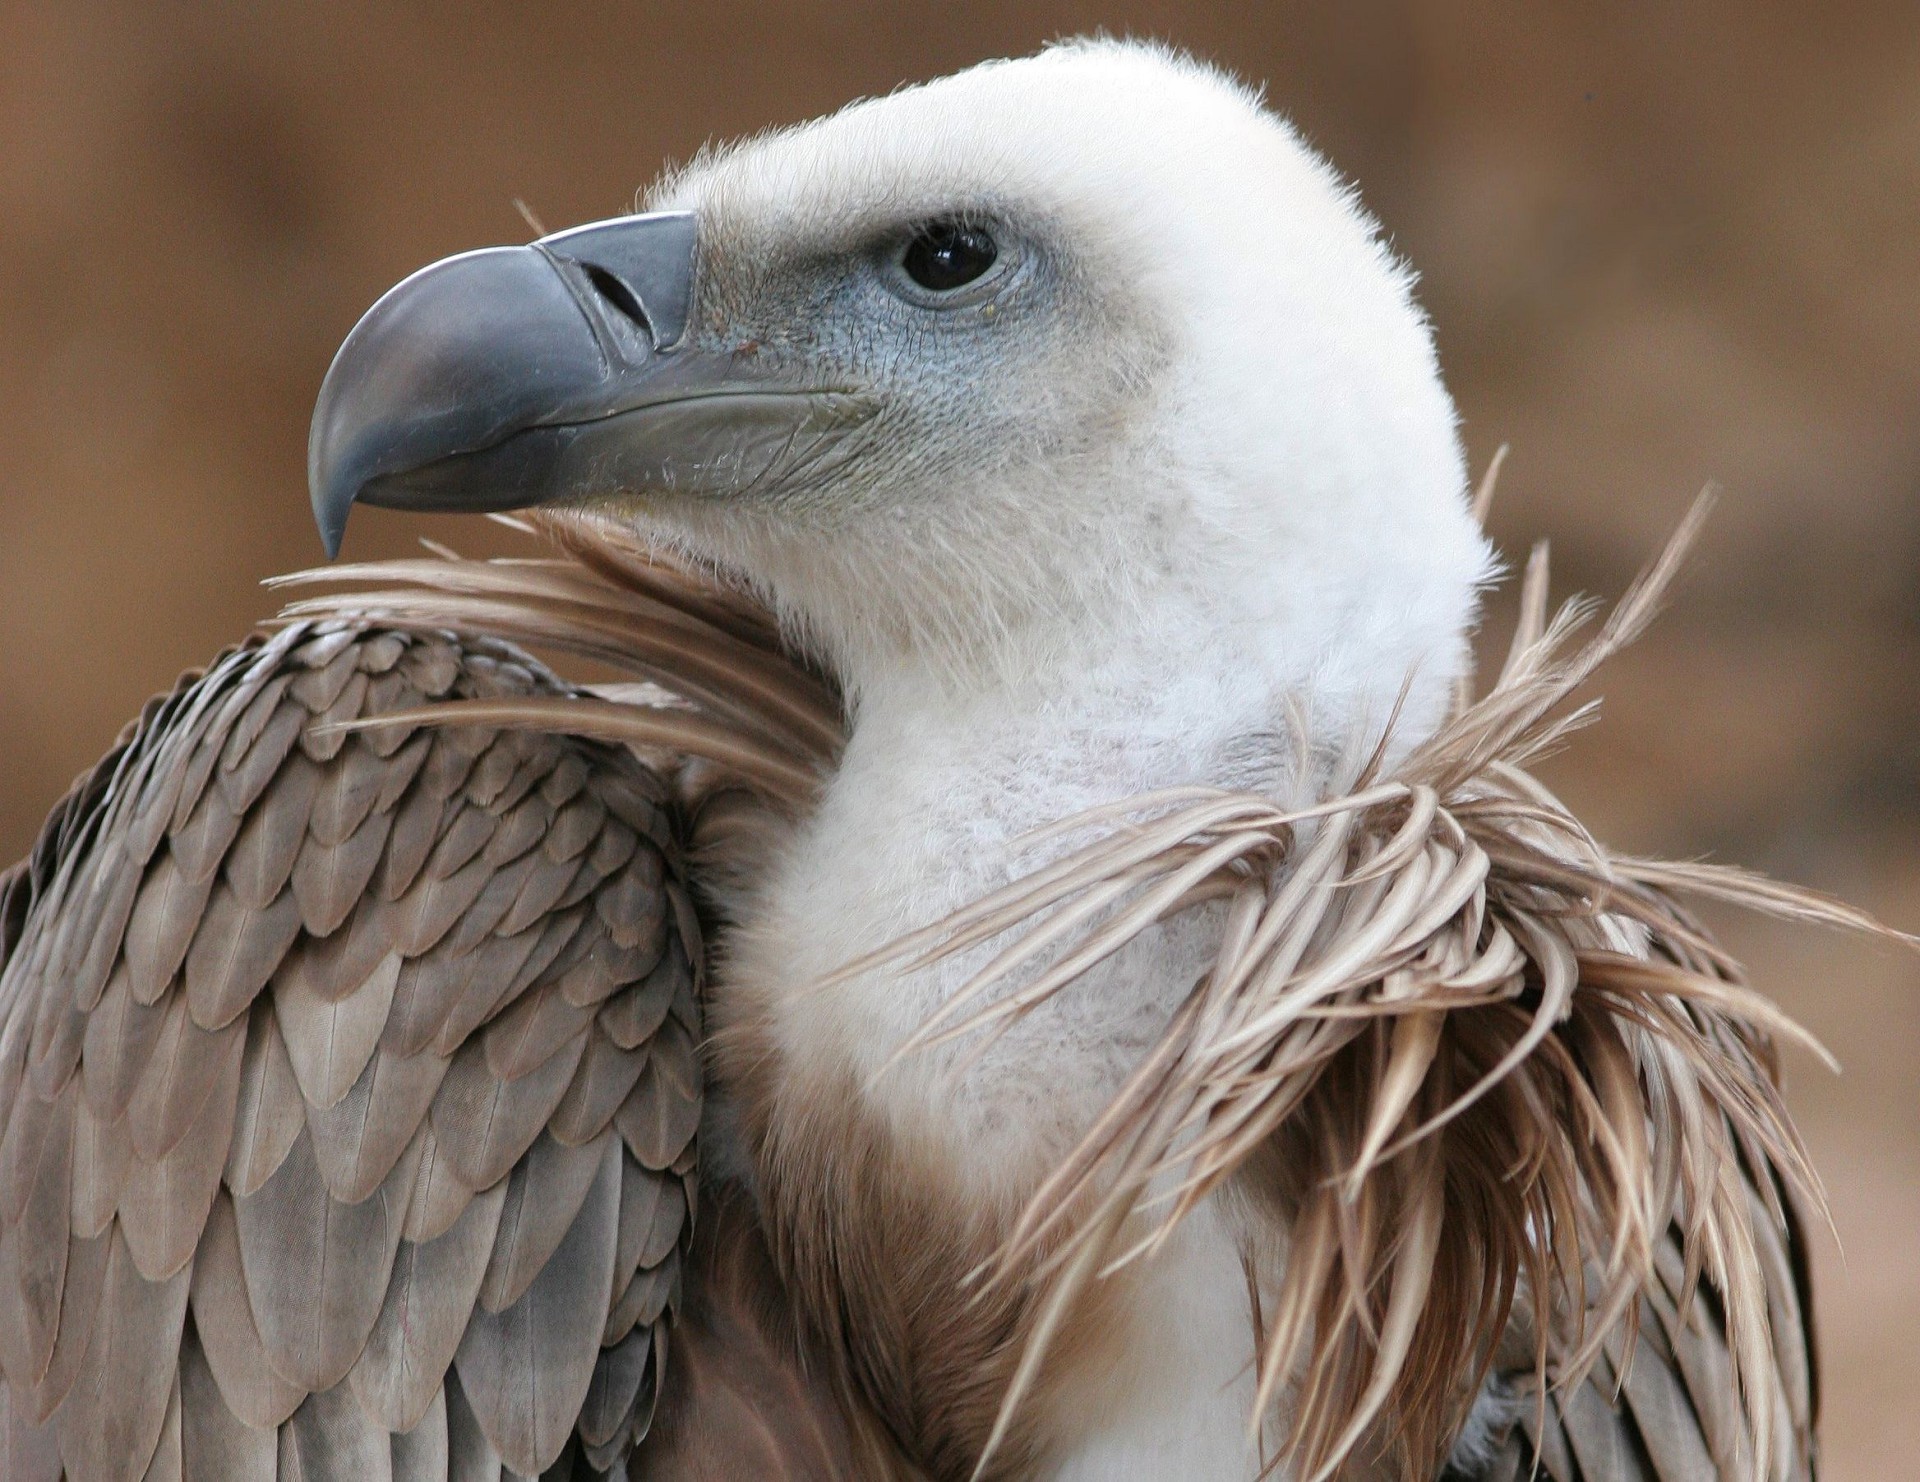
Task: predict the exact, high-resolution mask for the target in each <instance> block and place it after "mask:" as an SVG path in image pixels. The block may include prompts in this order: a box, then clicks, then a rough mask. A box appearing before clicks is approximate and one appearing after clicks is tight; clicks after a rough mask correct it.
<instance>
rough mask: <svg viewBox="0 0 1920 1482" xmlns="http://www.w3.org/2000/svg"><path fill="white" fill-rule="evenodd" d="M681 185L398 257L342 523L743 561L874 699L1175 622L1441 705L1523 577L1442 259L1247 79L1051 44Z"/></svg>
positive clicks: (1228, 661) (321, 446) (320, 441)
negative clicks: (1474, 457)
mask: <svg viewBox="0 0 1920 1482" xmlns="http://www.w3.org/2000/svg"><path fill="white" fill-rule="evenodd" d="M647 204H648V207H649V209H648V211H647V212H646V213H645V214H643V215H638V216H634V217H631V218H625V219H619V220H615V221H610V222H605V223H600V224H596V225H593V226H589V227H585V228H580V229H576V230H575V231H571V232H562V233H559V234H557V235H555V236H551V237H548V238H545V239H543V240H541V241H539V242H536V243H533V244H532V245H530V246H527V247H519V248H504V249H492V250H488V251H483V252H477V253H470V254H467V255H464V256H461V257H457V258H453V259H450V260H448V261H446V262H443V263H439V264H436V265H434V266H433V267H430V268H428V269H425V270H424V271H422V272H420V273H418V274H416V275H415V276H414V277H412V278H410V279H408V280H407V281H406V282H404V283H402V284H401V285H400V286H399V287H397V288H395V289H394V290H393V291H392V292H391V293H390V294H389V295H388V296H387V297H386V298H385V299H383V300H382V301H381V303H380V304H379V305H378V306H377V307H376V308H375V309H374V310H373V311H372V312H371V313H370V314H369V315H368V316H367V318H366V320H365V321H364V322H363V323H362V325H361V326H360V327H359V329H357V330H356V332H355V334H354V335H353V337H352V338H351V339H350V340H349V341H348V343H347V345H346V346H345V347H344V348H343V350H342V352H341V354H340V356H339V358H338V360H337V361H336V363H335V366H334V368H333V371H332V373H331V375H330V377H329V379H328V382H327V385H326V388H325V390H324V392H323V396H322V400H321V404H320V407H319V410H318V413H317V415H316V419H315V423H314V434H313V440H312V444H311V473H312V481H313V489H314V500H315V509H316V514H317V516H318V518H319V520H320V523H321V526H322V529H323V532H324V533H325V535H326V537H327V539H328V541H329V543H330V544H337V542H338V538H339V534H340V531H341V530H342V528H343V526H344V523H345V519H346V514H347V511H348V508H349V506H350V505H351V503H352V502H353V501H354V500H356V499H358V500H360V501H362V502H366V503H372V504H381V505H390V506H401V507H413V508H460V509H475V508H487V509H501V508H510V507H515V506H524V505H530V504H571V505H588V506H593V507H595V508H598V509H599V510H601V511H604V512H606V513H609V514H612V515H614V516H615V517H617V518H619V519H621V520H623V521H627V522H630V523H632V524H633V525H635V526H637V527H639V528H641V529H642V530H643V531H644V532H645V533H646V534H647V535H648V536H649V538H652V539H655V540H658V541H660V542H663V543H666V544H670V545H672V546H674V547H677V548H679V549H680V550H682V551H683V552H686V553H691V554H692V555H694V556H695V557H697V558H700V559H702V560H704V561H709V562H711V563H713V564H715V565H717V566H719V567H722V568H725V569H726V570H728V571H730V572H733V573H736V574H737V575H739V576H741V577H744V578H745V579H746V580H747V581H749V582H750V583H752V584H753V585H754V586H755V587H756V588H757V589H758V590H759V591H760V592H761V593H762V594H763V595H764V596H765V597H766V598H767V599H768V600H769V601H770V602H771V603H772V604H773V605H774V606H775V607H776V608H777V610H778V611H779V612H780V613H781V614H782V615H783V616H784V617H785V618H786V619H787V620H788V621H789V623H790V624H791V625H792V626H793V627H794V628H795V630H796V631H798V632H800V633H802V634H804V635H805V638H806V640H807V641H808V643H809V644H810V646H812V647H813V648H814V649H815V651H816V652H818V653H819V654H820V655H821V656H822V657H823V658H824V659H825V660H826V662H827V663H828V664H829V665H830V666H831V667H832V668H833V669H834V670H835V671H836V672H837V674H838V676H839V678H840V679H841V680H842V681H843V683H844V684H845V685H846V687H847V689H848V691H849V693H850V695H852V696H854V697H856V699H857V698H858V697H859V696H861V695H862V694H863V693H864V692H865V691H866V690H867V689H868V688H869V687H870V686H872V685H874V684H881V683H885V682H886V681H887V679H888V678H889V677H890V676H896V675H899V674H900V673H901V672H902V671H919V672H922V673H925V674H930V675H933V676H935V677H936V678H938V680H939V681H940V682H942V683H943V684H947V685H958V686H960V687H962V688H965V687H967V686H972V685H981V684H987V685H999V684H1003V683H1005V682H1008V681H1009V680H1012V681H1019V680H1021V679H1023V678H1029V679H1030V678H1034V677H1036V676H1040V677H1043V678H1044V676H1047V675H1049V674H1052V673H1055V672H1057V671H1060V670H1061V669H1062V668H1063V667H1071V666H1075V665H1079V664H1081V663H1083V662H1084V659H1085V657H1086V654H1087V651H1088V649H1089V647H1091V648H1093V649H1095V650H1105V649H1109V648H1110V647H1111V646H1112V645H1113V643H1114V635H1115V634H1116V632H1126V633H1129V634H1131V633H1135V632H1139V631H1151V632H1153V633H1155V634H1157V635H1158V638H1159V641H1160V643H1161V644H1162V645H1170V646H1171V647H1172V648H1174V649H1176V650H1178V651H1180V652H1182V653H1183V654H1184V655H1185V656H1186V658H1185V661H1186V662H1191V661H1192V658H1193V656H1194V654H1195V653H1196V651H1212V652H1213V653H1215V654H1216V655H1217V656H1218V658H1219V660H1220V662H1221V664H1222V665H1223V666H1225V667H1229V668H1232V669H1233V670H1234V671H1236V672H1237V673H1239V674H1240V675H1241V679H1240V680H1239V681H1238V682H1239V683H1240V684H1242V685H1245V684H1257V685H1258V686H1259V687H1260V688H1261V689H1262V690H1263V691H1264V692H1268V693H1277V692H1279V691H1282V690H1285V691H1288V692H1290V693H1293V694H1295V695H1296V696H1302V695H1307V694H1310V695H1311V697H1312V698H1313V699H1314V701H1315V702H1316V703H1318V704H1320V705H1322V706H1328V707H1331V709H1332V711H1333V712H1334V713H1335V714H1336V715H1337V717H1338V719H1339V720H1340V721H1341V722H1342V723H1344V722H1346V721H1348V720H1351V719H1354V718H1355V717H1356V716H1357V715H1358V714H1359V712H1360V711H1362V710H1366V711H1368V712H1370V713H1371V714H1372V717H1373V719H1374V721H1375V722H1376V723H1377V722H1378V721H1380V720H1381V719H1383V717H1384V714H1385V712H1386V711H1387V710H1388V709H1389V708H1390V707H1391V706H1392V704H1393V702H1394V700H1395V697H1396V695H1397V694H1398V692H1399V690H1400V688H1401V686H1402V685H1403V684H1405V683H1407V682H1408V681H1409V679H1411V681H1412V684H1413V692H1412V694H1411V695H1410V697H1409V700H1408V705H1407V712H1408V714H1407V718H1408V720H1409V721H1410V722H1416V723H1417V722H1419V721H1421V720H1423V719H1428V718H1431V717H1432V716H1433V715H1434V714H1436V713H1437V708H1438V706H1439V704H1440V702H1441V697H1442V696H1443V695H1444V693H1445V692H1446V689H1447V685H1448V684H1449V682H1450V681H1451V680H1452V678H1453V677H1454V674H1455V672H1456V671H1457V669H1458V668H1459V665H1460V663H1461V660H1462V657H1463V653H1464V634H1465V631H1466V629H1467V627H1468V624H1469V621H1470V616H1471V612H1472V607H1473V601H1474V593H1475V589H1476V584H1477V583H1478V582H1479V580H1480V579H1481V578H1482V576H1483V575H1484V573H1485V571H1486V569H1487V555H1486V552H1485V548H1484V546H1483V544H1482V541H1481V538H1480V536H1479V533H1478V531H1477V529H1476V528H1475V526H1474V524H1473V522H1472V521H1471V519H1470V518H1469V515H1468V512H1467V509H1466V506H1465V501H1464V495H1463V475H1462V466H1461V457H1460V452H1459V448H1458V444H1457V441H1456V438H1455V433H1454V414H1453V409H1452V406H1451V403H1450V401H1449V399H1448V396H1447V394H1446V392H1445V390H1444V388H1443V387H1442V385H1441V382H1440V378H1439V373H1438V368H1437V364H1436V360H1435V355H1434V349H1433V344H1432V338H1431V335H1430V332H1429V329H1428V326H1427V324H1426V322H1425V320H1424V318H1423V317H1422V315H1421V313H1420V311H1419V309H1418V308H1417V307H1416V305H1415V304H1414V301H1413V298H1412V295H1411V286H1412V280H1411V276H1410V274H1409V273H1408V271H1407V270H1406V269H1405V268H1404V267H1403V266H1402V265H1401V264H1400V263H1399V262H1398V261H1397V260H1396V259H1395V258H1394V256H1393V255H1392V253H1391V252H1390V251H1389V250H1388V248H1387V247H1386V246H1385V245H1384V244H1383V243H1382V242H1381V240H1380V237H1379V230H1378V228H1377V226H1376V225H1375V223H1374V222H1373V221H1372V220H1371V219H1370V218H1369V217H1368V216H1366V214H1365V213H1364V212H1363V211H1362V210H1361V208H1360V207H1359V205H1358V204H1357V202H1356V200H1355V197H1354V194H1353V192H1352V190H1351V189H1350V188H1349V187H1347V186H1346V185H1345V184H1344V183H1343V182H1342V181H1341V180H1340V179H1339V178H1338V176H1337V175H1335V173H1334V172H1333V171H1332V170H1331V169H1330V168H1329V166H1328V165H1327V164H1326V163H1325V162H1324V161H1322V160H1321V159H1320V158H1319V157H1318V156H1316V155H1315V154H1314V153H1313V152H1312V151H1311V150H1309V149H1308V148H1307V147H1306V146H1305V145H1304V144H1303V143H1301V141H1300V140H1299V138H1298V137H1297V135H1296V134H1295V133H1294V132H1293V131H1292V129H1291V128H1289V127H1288V125H1287V124H1285V123H1284V122H1283V121H1282V120H1280V119H1279V118H1277V117H1275V116H1274V115H1273V114H1271V113H1269V112H1267V111H1265V110H1264V109H1263V108H1262V107H1261V106H1260V103H1259V100H1258V99H1257V97H1256V96H1255V95H1254V94H1252V93H1251V92H1249V91H1248V90H1247V89H1246V88H1244V87H1242V86H1240V85H1239V84H1237V83H1235V82H1233V81H1232V80H1230V79H1228V78H1225V77H1223V76H1222V75H1220V74H1219V73H1217V72H1214V71H1211V70H1209V69H1207V68H1205V67H1203V66H1200V65H1198V64H1196V63H1194V62H1192V61H1189V60H1186V59H1183V58H1181V57H1179V56H1176V55H1173V54H1170V53H1168V52H1165V51H1162V50H1158V49H1154V48H1151V47H1146V46H1140V45H1128V44H1117V43H1106V42H1094V43H1077V44H1071V45H1063V46H1058V47H1055V48H1052V49H1050V50H1048V51H1046V52H1044V53H1042V54H1040V55H1038V56H1034V57H1029V58H1025V59H1021V60H1017V61H1012V62H997V63H992V64H988V65H984V66H980V67H977V68H974V69H973V70H971V71H968V72H965V73H962V74H960V75H958V76H955V77H950V78H946V79H942V80H940V81H937V82H934V83H930V84H927V85H925V86H921V87H915V88H910V89H907V90H905V91H902V92H899V93H896V94H893V95H891V96H888V97H884V98H879V99H874V100H870V101H866V102H861V103H858V104H855V105H853V106H851V107H849V108H847V109H845V110H844V111H842V112H840V113H838V114H835V115H833V116H831V117H829V118H825V119H822V120H819V121H817V122H814V123H810V124H806V125H803V126H801V127H798V128H793V129H788V130H784V131H780V132H776V133H771V134H768V135H765V136H762V137H759V138H755V139H751V140H748V141H746V142H744V143H741V144H738V145H734V146H730V147H727V148H724V149H717V150H712V151H709V152H707V153H704V154H703V155H702V156H701V157H699V158H697V159H696V160H694V161H693V162H692V163H691V164H690V165H688V166H686V167H685V168H683V169H680V170H678V171H676V172H674V173H672V174H670V175H669V176H668V177H667V178H666V179H665V180H663V181H662V182H661V183H660V184H659V185H657V186H656V187H655V188H654V189H653V191H652V192H651V193H650V196H649V199H648V202H647Z"/></svg>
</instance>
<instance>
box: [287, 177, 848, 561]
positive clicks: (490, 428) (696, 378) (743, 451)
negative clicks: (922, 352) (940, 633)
mask: <svg viewBox="0 0 1920 1482" xmlns="http://www.w3.org/2000/svg"><path fill="white" fill-rule="evenodd" d="M694 239H695V228H694V218H693V216H692V214H691V213H689V212H683V211H663V212H656V213H654V214H652V215H648V216H630V217H622V218H619V219H616V220H613V221H603V222H596V223H595V224H593V225H591V226H583V227H577V228H575V229H574V230H572V231H566V232H559V233H557V234H555V235H553V236H550V237H543V238H542V239H541V240H539V241H538V242H535V243H533V244H532V245H531V246H527V247H492V248H487V249H485V250H483V251H479V252H468V253H463V254H462V255H460V256H458V257H450V258H447V259H446V260H444V261H442V262H437V263H435V264H433V265H432V266H431V267H427V268H422V269H421V270H420V271H419V272H417V273H415V274H414V275H413V276H412V277H410V278H407V279H406V280H404V281H403V282H401V283H400V284H398V285H397V286H396V287H394V288H392V289H389V290H388V291H387V293H386V294H385V295H383V296H382V297H381V299H380V300H379V302H377V303H376V304H375V305H374V306H373V307H372V308H371V309H369V310H368V311H367V313H366V315H365V317H363V318H362V319H361V320H360V322H359V323H358V324H357V325H355V326H354V328H353V331H352V333H350V334H349V335H348V336H347V338H346V342H345V343H344V344H342V345H341V347H340V351H339V353H338V354H337V355H335V356H334V359H333V365H332V366H331V368H329V370H328V371H327V376H326V380H325V381H324V382H323V383H322V385H321V387H320V397H319V401H318V403H317V404H316V405H315V407H314V412H313V428H312V432H311V434H310V435H309V437H308V441H307V483H308V488H309V492H310V493H311V495H312V499H313V514H314V519H315V521H316V522H317V523H318V525H319V527H320V538H321V539H322V540H323V541H324V542H325V543H326V547H327V554H328V556H329V557H331V556H333V555H334V554H336V553H337V552H338V550H339V548H340V539H341V536H342V535H343V534H344V532H345V530H346V524H347V515H348V514H349V512H350V511H351V510H352V508H353V505H354V504H355V502H356V501H357V502H360V503H365V504H377V505H384V506H387V507H390V508H398V509H422V510H476V511H484V510H506V509H520V508H524V507H526V506H529V505H535V504H565V503H578V502H584V501H586V500H590V499H592V498H594V497H596V496H601V495H605V494H608V493H610V492H617V491H620V490H636V489H650V488H668V489H677V490H682V491H685V492H689V493H720V492H726V491H729V490H734V489H738V488H742V487H748V486H753V487H760V486H764V485H766V484H768V483H770V482H773V481H775V479H774V476H776V475H777V474H778V473H779V471H780V466H781V465H782V464H783V463H785V464H798V463H800V462H803V461H804V462H805V463H806V464H807V465H808V466H809V467H810V468H812V469H813V470H815V471H817V470H818V469H819V468H821V467H823V466H826V465H830V464H831V462H832V459H831V458H825V457H823V456H822V452H823V449H822V447H821V444H822V442H823V441H832V440H835V435H836V434H837V433H838V432H840V431H843V430H844V429H845V428H846V427H847V426H850V425H852V424H853V423H856V422H859V421H861V420H864V418H865V416H866V415H867V414H868V413H869V412H870V411H871V409H872V408H871V405H870V403H868V402H866V401H865V400H864V399H863V398H859V397H855V396H849V395H847V394H844V393H836V392H835V391H834V390H833V389H832V388H830V387H816V386H800V385H792V384H782V383H780V382H779V381H778V380H777V379H775V378H774V377H773V376H772V375H770V373H769V372H768V371H767V370H766V369H765V368H763V367H761V366H759V365H757V364H753V363H743V362H741V361H739V360H737V359H736V358H735V357H733V356H730V355H727V354H721V353H714V352H701V351H695V350H692V349H690V348H688V347H687V345H686V343H685V341H686V336H687V321H688V316H689V313H690V311H691V305H692V302H693V291H694Z"/></svg>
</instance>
